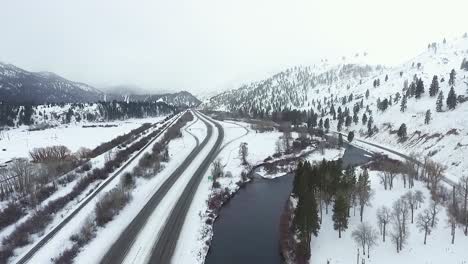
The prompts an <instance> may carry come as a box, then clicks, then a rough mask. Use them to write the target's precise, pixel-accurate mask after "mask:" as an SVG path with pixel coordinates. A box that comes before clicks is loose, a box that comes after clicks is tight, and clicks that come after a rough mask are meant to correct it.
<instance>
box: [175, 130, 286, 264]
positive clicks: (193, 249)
mask: <svg viewBox="0 0 468 264" xmlns="http://www.w3.org/2000/svg"><path fill="white" fill-rule="evenodd" d="M218 122H219V123H220V124H221V125H222V126H223V128H224V140H223V143H222V150H221V152H220V153H219V155H218V158H219V159H220V160H221V163H222V164H223V165H224V172H225V173H226V172H230V173H231V174H232V177H231V178H227V177H223V178H221V179H219V180H218V181H219V183H220V184H221V189H224V188H228V189H229V190H230V192H231V193H233V192H235V191H237V189H238V188H239V186H238V185H237V184H236V183H237V182H239V181H241V172H242V171H243V170H244V167H243V166H242V165H241V159H240V158H239V155H238V150H239V145H240V143H241V142H245V143H247V144H248V148H249V155H248V161H249V163H250V164H253V165H254V164H257V163H260V162H262V161H263V160H264V159H265V158H266V157H268V156H270V155H272V154H273V153H274V152H275V142H276V140H277V139H278V138H279V137H280V136H281V133H279V132H267V133H258V134H257V133H255V131H254V130H251V129H250V126H249V124H246V123H242V122H230V121H227V122H220V121H218ZM210 173H211V171H210V170H208V171H207V173H206V175H205V177H204V178H203V180H202V182H201V184H200V186H199V189H198V191H197V193H196V195H195V198H194V201H193V203H192V205H191V207H190V210H189V213H188V215H187V220H186V222H185V224H184V227H183V229H182V233H181V238H180V239H179V243H178V244H177V247H176V250H175V252H174V255H173V259H172V263H203V262H204V259H205V255H206V253H207V250H208V248H207V246H206V244H205V241H206V240H211V236H212V229H211V226H207V225H206V223H205V220H206V215H204V214H205V212H206V210H207V202H206V201H207V199H208V197H209V194H210V192H211V187H212V184H213V183H212V181H211V180H209V179H208V176H209V175H210Z"/></svg>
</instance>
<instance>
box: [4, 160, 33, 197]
mask: <svg viewBox="0 0 468 264" xmlns="http://www.w3.org/2000/svg"><path fill="white" fill-rule="evenodd" d="M10 173H11V176H12V177H13V178H14V179H15V182H16V190H17V191H18V192H20V193H22V194H28V193H29V192H30V191H31V190H32V188H33V185H34V168H33V166H32V164H31V163H29V161H28V160H27V159H15V160H13V162H12V164H11V166H10Z"/></svg>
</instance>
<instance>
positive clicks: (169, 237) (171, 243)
mask: <svg viewBox="0 0 468 264" xmlns="http://www.w3.org/2000/svg"><path fill="white" fill-rule="evenodd" d="M194 113H195V115H196V116H197V117H198V118H199V120H201V121H202V122H203V123H204V124H205V125H206V127H207V136H206V137H205V139H204V140H203V141H202V143H201V144H199V145H197V146H196V147H195V148H194V149H193V150H192V152H191V153H190V154H189V155H188V156H187V158H186V159H185V160H184V161H183V162H182V164H181V165H180V166H179V167H178V168H177V169H176V170H175V171H174V172H173V173H172V174H171V175H170V176H169V177H168V179H167V180H166V181H165V182H164V183H163V184H162V185H161V187H160V188H159V189H158V190H157V191H156V192H155V193H154V195H153V196H152V197H151V198H150V200H149V201H148V202H147V203H146V204H145V206H144V207H143V209H142V210H141V211H140V212H139V213H138V215H137V216H136V217H135V218H134V219H133V220H132V222H131V223H130V224H129V225H128V226H127V227H126V228H125V230H124V231H123V232H122V233H121V234H120V235H119V238H118V239H117V241H115V242H114V244H113V245H112V246H111V248H110V249H109V250H108V251H107V253H106V254H105V255H104V257H103V258H102V260H101V262H100V263H109V264H110V263H112V264H114V263H123V262H125V260H126V258H127V256H128V254H129V253H130V252H131V250H132V247H133V246H134V244H135V241H136V240H137V238H138V236H139V234H140V233H141V232H142V230H143V229H144V227H145V226H146V225H147V224H149V221H148V220H149V219H150V217H151V215H152V214H153V213H154V211H155V210H156V209H157V207H158V206H159V205H160V203H161V201H162V200H163V199H164V198H165V197H166V195H167V193H168V192H169V191H170V190H171V188H172V187H173V186H174V184H175V183H176V182H177V180H178V179H179V178H180V177H181V175H182V174H184V173H185V172H186V171H187V168H188V167H189V166H190V167H193V166H194V165H197V164H192V163H193V162H194V160H195V159H197V160H198V159H199V157H198V156H199V154H200V153H201V152H202V150H204V149H205V147H207V148H208V147H210V150H209V153H208V155H207V156H206V157H204V159H203V161H202V162H201V163H200V165H197V166H198V168H197V169H196V170H195V172H194V173H193V175H191V177H190V180H189V181H188V183H187V185H186V186H185V187H184V189H183V191H182V193H181V194H180V196H179V197H178V199H177V201H176V203H175V205H174V206H173V208H172V210H171V211H170V214H169V216H168V217H167V218H166V219H161V221H164V224H163V226H162V228H161V230H159V232H157V234H156V235H157V238H156V241H155V244H154V245H153V246H152V247H151V248H152V251H151V252H150V258H149V262H150V263H169V262H170V259H171V256H172V253H173V251H174V249H175V246H176V244H177V240H178V237H179V234H180V231H181V229H182V226H183V224H184V220H185V216H186V215H187V212H188V209H189V208H190V205H191V202H192V200H193V196H194V195H195V192H196V190H197V188H198V186H199V183H200V181H201V179H202V177H203V175H204V174H205V172H206V171H207V169H208V168H209V166H210V165H211V163H212V161H213V160H214V158H215V157H216V155H217V153H218V150H219V148H220V145H221V143H222V141H223V137H224V131H223V128H222V127H221V125H219V124H218V123H217V122H215V121H213V120H210V119H208V118H206V117H203V115H202V114H200V113H197V112H194ZM213 124H214V126H216V129H217V133H216V135H217V138H216V142H215V143H214V145H213V146H207V145H208V143H209V142H210V141H211V138H212V137H213V134H214V133H213V130H214V129H213V128H214V126H213ZM187 173H191V171H187ZM155 232H156V230H155ZM148 243H152V241H148ZM143 258H145V257H144V256H143V255H140V256H138V259H135V260H136V262H137V263H143V262H145V259H143ZM146 259H147V258H146Z"/></svg>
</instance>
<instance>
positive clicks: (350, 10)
mask: <svg viewBox="0 0 468 264" xmlns="http://www.w3.org/2000/svg"><path fill="white" fill-rule="evenodd" d="M466 7H467V3H466V1H465V0H447V1H444V3H443V4H437V5H434V4H432V3H431V2H428V1H423V0H414V1H409V2H408V1H404V0H396V1H374V0H358V1H343V0H332V1H306V0H297V1H277V0H273V1H272V0H269V1H264V0H239V1H228V2H226V1H216V0H201V1H181V0H175V1H151V0H143V1H139V2H138V4H135V3H134V2H132V1H124V0H113V1H110V0H108V1H94V0H83V1H73V2H69V1H60V0H44V1H26V0H19V1H8V2H4V3H2V5H1V8H2V11H3V12H2V19H3V20H4V21H8V25H14V27H12V26H5V27H3V28H2V40H4V41H1V42H0V61H2V62H5V63H11V64H14V65H17V66H18V67H21V68H24V69H26V70H28V71H32V72H39V71H51V72H55V73H57V74H59V75H60V76H64V77H65V78H67V79H71V80H79V81H81V82H85V83H88V84H90V85H93V86H94V87H99V88H101V87H109V86H118V85H122V84H132V85H135V86H138V87H142V88H143V89H144V90H157V92H160V91H161V90H162V91H181V90H187V91H190V92H193V93H195V94H198V95H203V94H210V93H212V92H216V91H219V90H225V89H228V88H234V87H239V86H240V84H242V83H248V82H250V81H253V80H258V79H263V78H266V77H268V76H270V75H271V74H272V73H274V72H278V71H281V70H283V69H284V68H288V67H293V66H296V65H312V64H314V63H317V62H319V61H320V60H321V59H323V58H329V59H333V58H340V57H341V56H342V55H347V56H352V55H353V54H355V53H356V52H361V53H362V52H364V51H367V52H368V54H369V55H370V56H374V57H375V60H376V61H377V62H376V61H373V63H379V64H399V63H402V62H404V61H405V60H408V59H410V58H411V56H414V54H417V53H419V52H421V51H423V48H424V47H425V45H426V44H427V43H428V42H430V41H434V40H440V39H443V38H444V37H447V38H451V37H454V36H458V35H459V34H461V33H463V32H465V31H466V25H464V24H463V23H460V22H459V21H460V19H461V18H462V17H465V16H466ZM25 17H27V18H28V19H25ZM343 21H346V23H343ZM31 43H34V45H31Z"/></svg>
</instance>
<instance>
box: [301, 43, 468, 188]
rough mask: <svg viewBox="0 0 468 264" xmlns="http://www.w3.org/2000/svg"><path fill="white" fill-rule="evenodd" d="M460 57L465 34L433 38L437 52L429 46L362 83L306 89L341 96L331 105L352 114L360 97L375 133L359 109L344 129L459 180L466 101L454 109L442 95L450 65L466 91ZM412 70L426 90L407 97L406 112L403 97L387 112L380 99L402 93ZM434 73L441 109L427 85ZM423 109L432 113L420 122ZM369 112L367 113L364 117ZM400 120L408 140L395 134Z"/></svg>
mask: <svg viewBox="0 0 468 264" xmlns="http://www.w3.org/2000/svg"><path fill="white" fill-rule="evenodd" d="M463 58H468V38H459V39H455V40H449V41H447V43H446V44H444V43H437V52H434V50H433V49H430V50H429V49H428V50H426V51H424V52H422V53H421V54H419V55H418V56H416V57H414V58H413V59H411V60H409V61H408V62H405V63H403V64H402V65H400V66H398V67H395V68H392V69H383V70H381V71H380V72H376V73H375V75H373V76H372V77H371V78H368V79H367V80H366V79H364V80H363V82H362V84H359V83H355V84H352V85H351V87H350V88H349V89H343V87H345V85H346V83H348V81H346V80H344V81H342V82H339V83H338V84H337V85H333V86H331V91H330V92H329V91H328V89H325V87H324V88H323V89H320V92H319V93H318V94H316V95H314V94H310V96H311V97H310V98H321V97H324V96H329V95H330V93H332V94H334V95H335V96H338V99H339V100H338V102H336V103H335V110H337V108H338V106H340V107H341V108H342V109H343V110H344V108H345V107H348V108H349V109H350V111H351V116H352V115H353V112H352V110H353V106H354V104H355V103H359V102H360V100H361V99H356V98H357V97H359V96H362V97H363V100H364V108H365V107H366V106H367V105H369V108H370V110H371V111H372V117H373V119H374V124H375V125H376V126H377V128H378V129H379V132H378V133H376V134H374V135H373V136H372V137H370V138H367V126H366V125H363V124H362V122H361V118H362V114H363V111H362V110H361V111H360V112H359V114H358V117H359V122H358V124H354V123H352V124H351V126H350V127H345V126H344V125H343V131H342V132H344V133H347V132H348V131H355V132H356V137H365V140H366V141H369V142H372V143H376V144H379V145H382V146H384V147H388V148H390V149H394V150H396V151H398V152H401V153H403V154H410V153H416V154H418V155H420V157H421V159H423V157H424V156H429V157H430V158H431V159H433V160H434V161H436V162H438V163H441V164H443V165H445V166H446V167H447V170H446V173H445V175H446V177H447V178H449V179H451V180H453V181H457V180H458V179H459V178H460V177H461V176H463V175H466V174H467V173H468V162H466V160H465V156H466V153H467V152H468V137H467V136H468V103H466V102H465V103H459V104H458V105H457V107H456V108H455V109H454V110H449V109H448V108H447V105H446V99H447V95H448V93H449V90H450V87H451V85H449V84H448V81H449V73H450V71H451V70H452V69H454V70H455V71H456V79H455V85H454V86H453V87H454V90H455V92H456V94H457V96H460V95H461V96H465V97H466V96H467V89H468V72H467V71H464V70H461V69H460V64H461V62H462V60H463ZM418 63H420V64H421V67H419V68H418V67H417V64H418ZM400 74H401V76H400ZM386 75H388V81H385V76H386ZM415 75H416V76H417V77H418V78H421V79H422V80H423V82H424V90H425V91H424V93H423V94H422V96H421V98H420V99H416V98H414V97H413V98H408V101H407V109H406V111H405V112H404V113H403V112H401V111H400V104H401V99H400V100H399V101H397V102H393V104H392V105H389V106H388V109H387V110H385V111H380V110H378V109H377V103H376V102H377V99H378V98H380V100H384V99H385V98H387V99H389V98H390V96H392V98H393V100H394V99H395V94H396V93H397V92H399V93H400V95H401V96H402V95H403V94H404V92H403V91H402V89H403V87H404V82H405V81H408V82H409V83H411V81H412V80H413V76H415ZM434 75H436V76H438V79H439V86H440V89H439V91H442V92H443V95H444V100H443V107H442V112H437V111H436V100H437V96H434V97H430V96H429V87H430V84H431V82H432V78H433V76H434ZM377 78H379V79H380V86H378V87H376V88H374V87H373V80H374V79H377ZM442 78H443V79H445V81H444V82H442ZM367 90H369V98H368V99H366V98H365V96H364V95H365V93H366V91H367ZM351 93H352V94H353V96H354V98H355V99H354V100H353V101H351V102H348V103H346V104H345V105H342V104H341V98H342V97H343V96H349V95H350V94H351ZM427 110H430V112H431V120H430V123H429V124H425V123H424V121H425V114H426V111H427ZM369 116H370V115H369V113H367V117H369ZM327 117H330V116H326V117H324V118H323V119H324V120H325V118H327ZM402 123H405V124H406V126H407V134H408V139H407V140H406V141H400V140H399V138H398V136H397V134H396V133H395V131H396V130H398V128H399V127H400V125H401V124H402ZM330 128H331V129H332V130H336V128H337V121H336V120H331V121H330ZM390 132H391V133H390Z"/></svg>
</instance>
